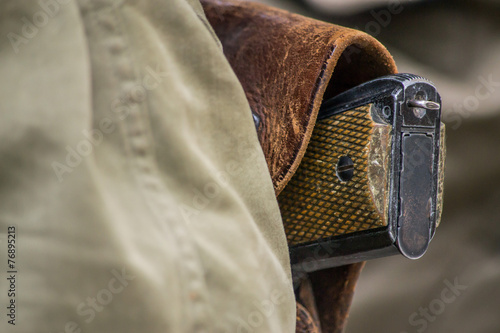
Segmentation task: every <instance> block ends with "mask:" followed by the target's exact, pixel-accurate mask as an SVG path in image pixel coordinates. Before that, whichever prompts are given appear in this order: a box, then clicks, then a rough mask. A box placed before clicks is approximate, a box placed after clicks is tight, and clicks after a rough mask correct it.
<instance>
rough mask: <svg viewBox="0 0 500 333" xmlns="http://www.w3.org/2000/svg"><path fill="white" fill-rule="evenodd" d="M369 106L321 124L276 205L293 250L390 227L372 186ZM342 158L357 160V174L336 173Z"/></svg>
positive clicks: (334, 117) (316, 128)
mask: <svg viewBox="0 0 500 333" xmlns="http://www.w3.org/2000/svg"><path fill="white" fill-rule="evenodd" d="M373 126H374V123H373V120H372V119H371V116H370V112H369V106H362V107H359V108H357V109H354V110H351V111H346V112H344V113H342V114H339V115H335V116H332V117H330V118H328V119H324V120H320V121H318V122H317V123H316V126H315V128H314V130H313V133H312V137H311V141H310V143H309V146H308V148H307V151H306V153H305V156H304V158H303V159H302V161H301V164H300V165H299V168H298V170H297V172H296V173H295V175H294V176H293V177H292V179H291V180H290V182H289V183H288V185H287V186H286V187H285V189H284V190H283V192H282V193H281V194H280V195H279V196H278V202H279V206H280V209H281V214H282V217H283V223H284V226H285V232H286V235H287V238H288V244H289V245H290V246H292V245H297V244H302V243H306V242H311V241H315V240H319V239H322V238H326V237H330V236H337V235H343V234H348V233H352V232H356V231H362V230H368V229H372V228H377V227H381V226H384V225H386V222H385V220H384V219H382V218H381V217H380V214H379V213H378V211H377V209H376V207H375V204H374V202H373V199H372V194H371V192H370V187H369V184H368V169H367V162H368V154H369V142H370V138H371V135H372V132H373ZM341 156H349V157H350V158H351V159H352V161H353V162H354V176H353V177H352V179H351V180H349V181H346V182H343V181H340V179H339V178H338V177H337V175H336V167H337V162H338V160H339V158H340V157H341Z"/></svg>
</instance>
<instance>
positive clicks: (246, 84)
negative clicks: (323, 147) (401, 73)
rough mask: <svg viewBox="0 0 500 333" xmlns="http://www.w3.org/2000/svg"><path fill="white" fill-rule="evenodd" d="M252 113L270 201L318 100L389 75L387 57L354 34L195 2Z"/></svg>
mask: <svg viewBox="0 0 500 333" xmlns="http://www.w3.org/2000/svg"><path fill="white" fill-rule="evenodd" d="M202 4H203V6H204V9H205V12H206V15H207V18H208V20H209V22H210V24H211V25H212V27H213V28H214V30H215V32H216V34H217V36H218V37H219V39H220V40H221V42H222V45H223V50H224V54H225V55H226V57H227V59H228V60H229V63H230V64H231V66H232V68H233V70H234V71H235V73H236V75H237V76H238V78H239V80H240V82H241V84H242V85H243V88H244V90H245V93H246V96H247V98H248V101H249V103H250V107H251V108H252V111H253V112H254V113H255V114H256V115H258V116H259V117H260V119H261V123H260V125H259V129H258V132H259V140H260V142H261V145H262V149H263V151H264V154H265V156H266V161H267V164H268V167H269V171H270V173H271V178H272V180H273V184H274V187H275V191H276V193H277V194H279V193H280V192H281V190H282V189H283V188H284V187H285V185H286V183H287V182H288V181H289V180H290V178H291V177H292V175H293V173H294V172H295V170H296V169H297V167H298V165H299V163H300V160H301V158H302V157H303V156H304V152H305V150H306V148H307V144H308V142H309V137H310V136H311V133H312V130H313V127H314V124H315V121H316V116H317V113H318V110H319V107H320V105H321V102H322V100H323V97H325V98H326V97H330V96H333V95H336V94H338V93H339V92H342V91H344V90H346V89H348V88H351V87H353V86H355V85H358V84H360V83H362V82H365V81H368V80H370V79H373V78H375V77H378V76H382V75H386V74H390V73H394V72H395V71H396V67H395V64H394V61H393V59H392V57H391V56H390V55H389V53H388V52H387V50H386V49H385V48H384V47H383V46H382V45H381V44H380V43H379V42H377V41H376V40H375V39H373V38H372V37H370V36H368V35H367V34H365V33H362V32H360V31H357V30H352V29H347V28H343V27H340V26H336V25H333V24H329V23H325V22H321V21H317V20H313V19H309V18H305V17H303V16H300V15H296V14H291V13H288V12H285V11H282V10H279V9H275V8H272V7H269V6H266V5H263V4H259V3H253V2H246V1H237V0H235V1H232V0H202Z"/></svg>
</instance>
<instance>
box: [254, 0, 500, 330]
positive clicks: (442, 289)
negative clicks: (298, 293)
mask: <svg viewBox="0 0 500 333" xmlns="http://www.w3.org/2000/svg"><path fill="white" fill-rule="evenodd" d="M261 2H264V3H267V4H269V5H272V6H275V7H280V8H283V9H286V10H289V11H292V12H296V13H300V14H302V15H305V16H309V17H315V18H318V19H321V20H323V21H328V22H331V23H335V24H339V25H343V26H347V27H352V28H356V29H359V30H362V31H365V32H366V33H368V34H370V35H372V36H374V37H375V38H377V39H378V40H379V41H381V42H382V43H383V44H384V45H385V46H386V47H387V48H388V49H389V51H390V52H391V54H392V55H393V56H394V58H395V60H396V64H397V65H398V69H399V71H400V72H411V73H415V74H419V75H422V76H424V77H427V78H428V79H430V80H431V81H433V82H434V83H435V84H436V86H437V88H438V90H439V92H440V93H441V97H442V99H443V112H444V113H443V119H444V122H445V123H446V125H447V150H448V153H447V161H446V173H445V190H444V193H445V198H444V212H443V217H442V221H441V225H440V227H439V228H438V230H437V232H436V236H435V237H434V240H433V242H432V243H431V245H430V248H429V251H428V252H427V254H426V255H425V256H424V257H423V258H421V259H419V260H417V261H409V260H407V259H405V258H403V257H401V256H394V257H389V258H383V259H377V260H373V261H370V262H368V263H367V265H366V267H365V269H364V271H363V272H362V274H361V278H360V280H359V282H358V286H357V289H356V295H355V297H354V301H353V304H352V309H351V314H350V318H349V321H348V324H347V330H346V332H347V333H366V332H377V333H378V332H394V333H413V332H418V333H422V332H428V333H431V332H454V333H457V332H467V333H468V332H481V333H490V332H491V333H493V332H495V333H498V332H500V1H498V2H497V1H486V0H482V1H481V0H474V1H437V0H436V1H418V0H410V1H403V0H401V1H397V0H393V1H375V0H350V1H342V0H261Z"/></svg>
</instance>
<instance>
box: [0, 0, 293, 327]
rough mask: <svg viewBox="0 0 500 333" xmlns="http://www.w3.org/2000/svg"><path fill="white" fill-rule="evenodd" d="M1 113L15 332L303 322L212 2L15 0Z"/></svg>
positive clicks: (3, 227) (2, 253)
mask: <svg viewBox="0 0 500 333" xmlns="http://www.w3.org/2000/svg"><path fill="white" fill-rule="evenodd" d="M0 112H1V118H0V158H1V168H0V260H1V261H0V267H1V277H2V278H1V282H0V303H1V307H0V308H1V309H2V310H1V311H0V312H1V314H2V315H1V317H0V332H23V333H24V332H42V333H45V332H46V333H53V332H148V333H153V332H175V333H182V332H189V333H194V332H231V333H233V332H244V333H247V332H294V327H295V304H294V297H293V292H292V286H291V278H290V272H289V271H290V270H289V262H288V251H287V246H286V240H285V236H284V232H283V229H282V224H281V219H280V215H279V210H278V206H277V203H276V200H275V196H274V191H273V187H272V184H271V180H270V176H269V173H268V170H267V167H266V163H265V160H264V156H263V154H262V152H261V150H260V146H259V144H258V140H257V137H256V133H255V127H254V125H253V121H252V117H251V113H250V110H249V107H248V104H247V101H246V99H245V96H244V93H243V91H242V88H241V86H240V85H239V83H238V81H237V79H236V77H235V75H234V74H233V72H232V70H231V68H230V67H229V65H228V63H227V62H226V60H225V58H224V56H223V53H222V50H221V47H220V45H219V43H218V41H217V40H216V37H215V35H214V34H213V33H212V31H211V29H210V28H209V26H208V24H207V22H206V20H205V18H204V15H203V12H202V9H201V7H200V5H199V3H196V2H192V3H189V1H185V0H163V1H160V0H150V1H145V0H143V1H128V0H114V1H106V0H100V1H97V0H96V1H89V0H86V1H85V0H82V1H79V2H74V1H68V0H64V1H63V0H41V1H17V0H15V1H14V0H11V1H2V2H1V3H0ZM11 235H14V236H15V247H14V248H15V251H14V252H15V254H14V259H11V260H13V261H14V264H13V265H14V266H13V267H10V268H9V267H8V266H7V263H8V261H7V260H8V255H9V253H8V250H7V249H8V241H9V240H11V239H13V237H12V236H11ZM11 248H12V247H11ZM10 254H12V251H11V253H10ZM8 271H12V272H14V273H8ZM9 278H10V280H9ZM9 288H10V289H12V288H13V290H14V294H15V295H13V296H9V295H8V290H9ZM12 300H13V301H12ZM11 302H13V304H14V307H15V309H14V311H12V306H11V305H10V304H12V303H11ZM8 307H10V308H8ZM14 324H15V325H14Z"/></svg>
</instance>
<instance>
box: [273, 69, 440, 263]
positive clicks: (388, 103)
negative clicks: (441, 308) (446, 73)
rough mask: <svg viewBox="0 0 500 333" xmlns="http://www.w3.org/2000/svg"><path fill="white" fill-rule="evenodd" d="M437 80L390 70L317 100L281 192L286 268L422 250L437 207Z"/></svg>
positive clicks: (436, 222)
mask: <svg viewBox="0 0 500 333" xmlns="http://www.w3.org/2000/svg"><path fill="white" fill-rule="evenodd" d="M440 119H441V98H440V95H439V93H438V92H437V90H436V88H435V86H434V84H433V83H432V82H430V81H428V80H426V79H424V78H422V77H420V76H417V75H413V74H393V75H388V76H384V77H380V78H377V79H374V80H371V81H368V82H366V83H363V84H361V85H359V86H356V87H354V88H351V89H349V90H347V91H345V92H343V93H340V94H339V95H337V96H335V97H333V98H331V99H328V100H326V101H323V103H322V105H321V108H320V111H319V114H318V119H317V122H316V124H315V127H314V130H313V133H312V137H311V139H310V142H309V144H308V147H307V150H306V153H305V155H304V158H303V159H302V161H301V163H300V165H299V167H298V169H297V171H296V173H295V174H294V175H293V177H292V179H291V180H290V182H289V183H288V185H287V186H286V187H285V188H284V190H283V191H282V192H281V193H280V195H279V196H278V203H279V206H280V209H281V212H282V218H283V223H284V227H285V232H286V236H287V240H288V244H289V248H290V258H291V263H292V267H294V268H295V269H300V270H301V271H306V272H310V271H314V270H319V269H324V268H329V267H333V266H339V265H344V264H348V263H354V262H359V261H364V260H367V259H373V258H377V257H382V256H388V255H393V254H396V253H401V254H402V255H403V256H405V257H407V258H410V259H417V258H420V257H421V256H422V255H423V254H424V253H425V252H426V250H427V248H428V246H429V242H430V241H431V239H432V237H433V236H434V233H435V230H436V227H437V226H438V225H439V221H440V218H441V210H442V193H443V171H444V159H445V144H444V140H445V126H444V124H442V123H441V120H440Z"/></svg>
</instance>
